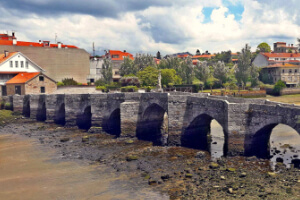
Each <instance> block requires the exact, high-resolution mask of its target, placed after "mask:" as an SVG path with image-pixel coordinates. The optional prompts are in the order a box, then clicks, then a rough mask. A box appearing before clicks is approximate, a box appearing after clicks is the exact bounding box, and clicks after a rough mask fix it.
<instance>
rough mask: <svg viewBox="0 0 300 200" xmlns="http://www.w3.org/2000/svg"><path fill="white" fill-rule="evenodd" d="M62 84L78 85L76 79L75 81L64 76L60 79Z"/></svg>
mask: <svg viewBox="0 0 300 200" xmlns="http://www.w3.org/2000/svg"><path fill="white" fill-rule="evenodd" d="M62 82H63V84H64V85H78V83H77V81H75V80H74V79H73V78H65V79H63V80H62Z"/></svg>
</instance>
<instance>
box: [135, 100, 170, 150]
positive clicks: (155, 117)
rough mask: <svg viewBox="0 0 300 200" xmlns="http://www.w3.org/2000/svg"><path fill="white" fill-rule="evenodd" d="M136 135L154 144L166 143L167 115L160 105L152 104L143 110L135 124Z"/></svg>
mask: <svg viewBox="0 0 300 200" xmlns="http://www.w3.org/2000/svg"><path fill="white" fill-rule="evenodd" d="M136 136H137V138H138V139H140V140H146V141H152V142H153V144H154V145H166V144H167V139H168V115H167V113H166V112H165V110H164V109H163V108H162V107H161V106H159V105H157V104H152V105H150V106H149V107H148V108H147V109H146V110H145V112H144V113H143V115H142V117H141V119H140V120H139V122H138V124H137V130H136Z"/></svg>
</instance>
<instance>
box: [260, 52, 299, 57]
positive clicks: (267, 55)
mask: <svg viewBox="0 0 300 200" xmlns="http://www.w3.org/2000/svg"><path fill="white" fill-rule="evenodd" d="M261 54H262V55H263V56H265V57H267V58H299V57H300V53H261Z"/></svg>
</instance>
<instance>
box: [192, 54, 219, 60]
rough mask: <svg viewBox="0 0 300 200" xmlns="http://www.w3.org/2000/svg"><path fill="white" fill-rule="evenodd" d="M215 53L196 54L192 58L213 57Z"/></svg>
mask: <svg viewBox="0 0 300 200" xmlns="http://www.w3.org/2000/svg"><path fill="white" fill-rule="evenodd" d="M214 56H215V55H207V54H205V55H195V56H193V57H192V58H193V59H198V58H211V57H214Z"/></svg>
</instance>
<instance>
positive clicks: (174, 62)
mask: <svg viewBox="0 0 300 200" xmlns="http://www.w3.org/2000/svg"><path fill="white" fill-rule="evenodd" d="M181 61H182V60H181V59H180V58H178V57H168V58H166V59H162V60H161V61H160V62H159V65H158V68H159V69H175V70H176V69H178V68H179V66H180V63H181Z"/></svg>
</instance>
